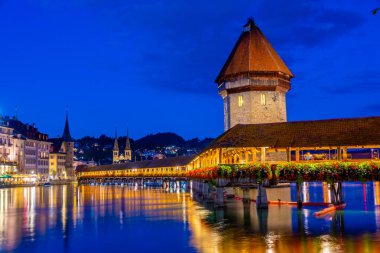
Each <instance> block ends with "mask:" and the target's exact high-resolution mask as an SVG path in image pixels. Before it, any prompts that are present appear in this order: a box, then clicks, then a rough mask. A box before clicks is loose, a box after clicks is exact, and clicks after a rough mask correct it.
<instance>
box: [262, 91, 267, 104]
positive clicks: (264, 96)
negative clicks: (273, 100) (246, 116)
mask: <svg viewBox="0 0 380 253" xmlns="http://www.w3.org/2000/svg"><path fill="white" fill-rule="evenodd" d="M261 104H262V105H266V104H267V96H266V95H265V94H261Z"/></svg>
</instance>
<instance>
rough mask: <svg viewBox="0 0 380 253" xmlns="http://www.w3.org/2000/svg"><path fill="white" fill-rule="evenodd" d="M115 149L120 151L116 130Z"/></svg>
mask: <svg viewBox="0 0 380 253" xmlns="http://www.w3.org/2000/svg"><path fill="white" fill-rule="evenodd" d="M113 151H119V143H118V141H117V131H116V130H115V141H114V143H113Z"/></svg>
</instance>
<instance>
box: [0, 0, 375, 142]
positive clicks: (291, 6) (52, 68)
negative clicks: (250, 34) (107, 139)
mask: <svg viewBox="0 0 380 253" xmlns="http://www.w3.org/2000/svg"><path fill="white" fill-rule="evenodd" d="M343 3H344V5H343ZM378 6H380V1H376V0H347V1H341V0H339V1H338V0H329V1H325V0H320V1H318V0H307V1H302V3H301V1H299V0H291V1H283V0H261V1H255V0H246V1H243V0H234V1H221V0H208V1H204V0H192V1H189V0H175V1H174V0H161V1H159V0H157V1H154V0H150V1H141V0H135V1H129V0H112V1H110V0H55V1H47V0H18V1H14V0H0V113H1V114H11V115H12V114H13V113H14V108H15V107H16V106H17V107H18V108H19V118H20V119H21V120H23V121H26V122H29V123H32V122H35V123H36V124H37V126H38V127H39V129H40V130H42V131H44V132H47V133H48V134H50V135H51V136H56V135H57V134H61V132H62V130H63V125H64V117H65V108H66V105H69V114H70V121H71V122H70V123H71V131H72V134H73V136H74V137H76V138H78V137H82V136H84V135H91V136H98V135H100V134H102V133H106V134H109V135H113V132H114V129H115V127H117V128H118V129H119V132H121V133H124V132H125V129H126V127H127V126H128V127H129V130H130V135H131V136H132V137H133V138H138V137H142V136H144V135H146V134H148V133H155V132H166V131H171V132H176V133H178V134H180V135H182V136H184V137H185V138H192V137H201V138H203V137H206V136H211V137H215V136H217V135H219V134H220V133H221V132H222V131H223V111H222V110H223V107H222V99H221V98H220V97H219V95H218V93H217V86H216V84H215V83H214V79H215V77H216V76H217V74H218V72H219V70H220V68H221V67H222V65H223V64H224V62H225V60H226V58H227V57H228V54H229V53H230V51H231V49H232V47H233V46H234V44H235V42H236V40H237V38H238V36H239V34H240V33H241V26H242V25H243V24H244V23H245V22H246V19H247V18H248V17H250V16H251V17H254V18H255V20H256V23H257V24H258V25H259V27H260V28H261V30H262V31H263V32H264V34H265V35H266V36H267V38H268V39H269V41H270V42H271V43H272V45H273V46H274V48H275V49H276V50H277V51H278V53H279V54H280V55H281V57H282V58H283V59H284V61H285V62H286V63H287V65H288V66H289V68H290V69H291V70H292V71H293V73H294V74H295V78H294V79H293V82H292V90H291V91H290V92H289V93H288V119H289V120H307V119H325V118H337V117H357V116H368V115H380V112H379V110H380V85H379V84H380V53H379V52H380V14H378V15H377V16H373V15H372V14H371V10H372V9H374V8H375V7H378Z"/></svg>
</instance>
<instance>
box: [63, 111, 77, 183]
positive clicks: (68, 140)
mask: <svg viewBox="0 0 380 253" xmlns="http://www.w3.org/2000/svg"><path fill="white" fill-rule="evenodd" d="M62 145H63V146H64V149H65V153H66V162H65V168H66V175H67V177H73V176H74V139H73V138H72V137H71V134H70V127H69V116H68V113H67V112H66V122H65V128H64V130H63V134H62Z"/></svg>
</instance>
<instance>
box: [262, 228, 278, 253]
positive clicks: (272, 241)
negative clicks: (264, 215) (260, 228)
mask: <svg viewBox="0 0 380 253" xmlns="http://www.w3.org/2000/svg"><path fill="white" fill-rule="evenodd" d="M279 238H280V236H279V235H276V234H274V233H273V232H270V233H268V234H267V235H266V236H265V243H266V244H267V250H266V252H271V253H272V252H275V251H274V248H275V245H276V242H277V241H278V240H279Z"/></svg>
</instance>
